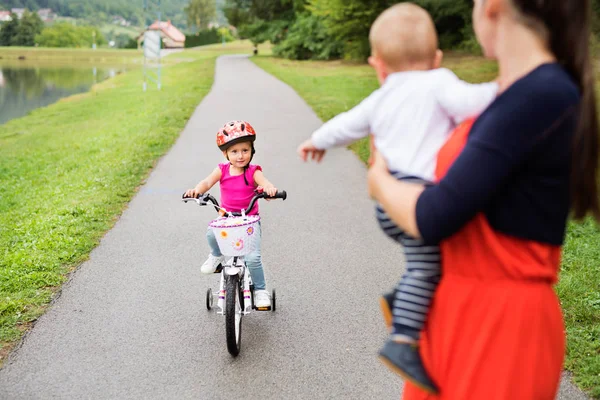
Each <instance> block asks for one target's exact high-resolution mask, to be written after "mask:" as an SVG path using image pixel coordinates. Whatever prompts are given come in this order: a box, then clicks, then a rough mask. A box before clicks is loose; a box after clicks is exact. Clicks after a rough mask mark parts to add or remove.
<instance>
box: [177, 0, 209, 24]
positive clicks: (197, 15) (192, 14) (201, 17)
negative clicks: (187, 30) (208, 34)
mask: <svg viewBox="0 0 600 400" xmlns="http://www.w3.org/2000/svg"><path fill="white" fill-rule="evenodd" d="M184 11H185V13H186V14H187V18H188V25H189V26H195V27H196V29H206V28H208V24H209V22H210V21H211V20H213V19H214V18H215V17H216V16H217V8H216V5H215V2H214V0H190V3H189V4H188V6H187V7H186V8H185V10H184Z"/></svg>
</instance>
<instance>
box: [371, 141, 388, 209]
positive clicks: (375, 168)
mask: <svg viewBox="0 0 600 400" xmlns="http://www.w3.org/2000/svg"><path fill="white" fill-rule="evenodd" d="M369 164H370V166H369V171H368V173H367V184H368V190H369V196H371V198H372V199H374V200H379V199H378V197H377V195H378V192H379V180H380V178H381V177H382V176H384V174H388V175H389V173H388V171H387V170H388V168H387V165H386V163H385V159H384V158H383V156H382V155H381V153H380V152H378V151H377V149H376V148H375V146H371V157H370V158H369Z"/></svg>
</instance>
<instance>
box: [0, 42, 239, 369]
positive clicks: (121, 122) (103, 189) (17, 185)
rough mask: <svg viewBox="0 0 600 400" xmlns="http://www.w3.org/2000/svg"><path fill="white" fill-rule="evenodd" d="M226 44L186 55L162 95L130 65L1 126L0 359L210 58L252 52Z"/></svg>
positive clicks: (134, 175)
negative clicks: (84, 90) (129, 69)
mask: <svg viewBox="0 0 600 400" xmlns="http://www.w3.org/2000/svg"><path fill="white" fill-rule="evenodd" d="M232 47H233V48H229V47H226V48H225V49H223V48H221V47H217V46H213V47H208V48H207V49H203V50H195V51H189V52H185V53H183V54H185V57H186V59H187V60H188V61H189V62H180V63H178V64H176V65H173V66H169V67H166V68H165V69H164V70H163V74H162V76H163V88H162V90H161V91H160V93H158V92H157V91H156V89H155V88H152V86H150V89H149V91H148V92H146V93H144V92H143V91H142V71H141V70H135V71H133V72H130V73H127V74H123V75H119V76H117V77H115V78H113V79H111V80H108V81H105V82H103V83H101V84H99V85H96V86H95V87H93V89H92V90H91V91H90V92H89V93H86V94H82V95H77V96H73V97H69V98H66V99H63V100H61V101H59V102H58V103H55V104H53V105H51V106H49V107H46V108H42V109H38V110H35V111H33V112H32V113H31V114H30V115H28V116H26V117H23V118H20V119H16V120H13V121H10V122H8V123H7V124H5V125H2V126H0V160H2V162H1V163H0V345H1V348H0V362H1V360H2V359H3V358H4V356H6V354H7V353H8V351H9V350H10V348H11V347H12V346H13V345H14V344H15V342H16V341H17V340H18V339H19V338H20V337H21V335H22V333H23V332H24V331H25V330H27V329H28V327H29V326H30V324H31V323H32V322H33V321H35V319H36V318H37V317H38V316H40V315H41V314H42V313H43V312H44V310H45V308H46V307H47V305H48V303H49V301H50V300H51V299H52V297H53V295H54V294H55V293H56V291H57V289H58V288H59V287H60V285H61V284H62V283H63V282H64V281H65V279H66V278H67V276H68V273H69V272H70V271H72V270H73V269H74V268H76V267H77V266H78V265H79V264H80V263H81V262H82V261H84V260H85V259H86V258H87V257H88V255H89V253H90V251H91V250H92V249H93V248H94V247H95V246H96V245H97V244H98V242H99V240H100V238H101V237H102V235H103V234H104V233H105V232H106V231H107V230H108V229H110V227H111V226H112V225H113V224H114V222H115V221H116V218H117V217H118V216H119V214H120V213H121V211H122V210H123V208H124V207H125V206H126V204H127V202H128V201H129V200H130V199H131V197H132V195H133V194H134V193H135V190H136V187H138V186H139V185H140V183H141V182H142V181H143V180H144V178H145V177H146V176H147V175H148V173H149V171H150V169H151V168H152V167H153V165H154V163H155V161H156V160H157V159H158V158H159V157H160V156H161V155H163V154H164V153H165V152H166V150H168V149H169V148H170V146H171V145H172V144H173V142H174V141H175V139H176V138H177V136H178V134H179V132H180V131H181V130H182V129H183V127H184V126H185V124H186V122H187V120H188V118H189V116H190V115H191V114H192V112H193V111H194V109H195V107H196V106H197V105H198V103H199V102H200V101H201V99H202V98H203V97H204V96H205V95H206V94H207V93H208V92H209V90H210V88H211V85H212V83H213V75H214V61H215V59H216V57H217V56H218V55H220V54H223V53H225V52H240V51H245V52H246V53H248V54H249V53H250V52H251V48H250V46H245V45H241V46H240V45H239V44H238V45H237V46H232ZM42 52H43V51H42ZM2 54H4V53H2Z"/></svg>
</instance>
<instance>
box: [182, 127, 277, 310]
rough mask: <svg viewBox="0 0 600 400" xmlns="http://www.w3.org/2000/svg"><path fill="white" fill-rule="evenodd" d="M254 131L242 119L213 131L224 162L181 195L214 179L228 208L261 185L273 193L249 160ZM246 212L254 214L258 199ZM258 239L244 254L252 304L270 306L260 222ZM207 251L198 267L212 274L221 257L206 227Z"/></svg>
mask: <svg viewBox="0 0 600 400" xmlns="http://www.w3.org/2000/svg"><path fill="white" fill-rule="evenodd" d="M255 139H256V132H255V131H254V128H252V125H250V124H249V123H248V122H246V121H230V122H228V123H226V124H225V125H223V127H222V128H221V129H220V130H219V131H218V132H217V146H218V147H219V149H220V150H221V151H222V152H223V155H224V156H225V158H226V159H227V161H228V162H226V163H221V164H219V165H218V166H217V167H216V168H215V169H214V170H213V171H212V172H211V173H210V175H208V176H207V177H206V178H204V179H203V180H201V181H200V182H199V183H198V184H197V185H196V187H195V188H193V189H189V190H188V191H186V192H185V195H184V196H185V197H197V196H198V195H200V194H204V193H206V192H207V191H208V190H210V188H212V187H213V186H214V185H215V183H217V182H219V186H220V189H221V206H222V207H223V208H224V209H225V210H227V211H229V212H240V211H241V210H244V209H245V208H246V207H247V206H248V204H249V203H250V200H251V199H252V197H253V196H254V194H255V190H257V189H258V190H260V189H262V190H263V191H264V192H265V193H267V194H268V195H269V196H275V194H276V193H277V189H276V188H275V186H273V184H272V183H271V182H269V180H268V179H267V178H266V177H265V175H264V174H263V172H262V168H261V167H260V166H259V165H254V164H250V161H252V157H253V156H254V153H255V150H254V140H255ZM248 215H258V203H256V204H255V206H254V207H253V208H252V210H251V211H250V212H249V213H248ZM257 230H258V232H256V233H257V234H258V238H259V239H258V243H257V244H256V250H254V251H253V252H252V253H250V254H248V255H247V256H245V260H246V265H247V266H248V269H249V270H250V275H251V277H252V282H253V283H254V290H255V292H254V301H255V305H256V307H260V308H263V307H268V308H270V307H271V296H270V295H269V292H268V291H267V290H266V283H265V274H264V271H263V265H262V261H261V256H260V237H261V231H260V223H259V225H258V229H257ZM206 238H207V240H208V246H209V247H210V254H209V255H208V258H207V260H206V261H205V262H204V264H202V267H201V268H200V271H201V272H202V273H205V274H212V273H214V272H215V271H216V270H217V267H218V266H219V265H220V264H221V263H222V262H223V261H224V257H223V255H222V254H221V251H220V250H219V245H218V243H217V239H216V238H215V234H214V233H213V231H212V229H211V228H210V227H209V228H208V229H207V232H206Z"/></svg>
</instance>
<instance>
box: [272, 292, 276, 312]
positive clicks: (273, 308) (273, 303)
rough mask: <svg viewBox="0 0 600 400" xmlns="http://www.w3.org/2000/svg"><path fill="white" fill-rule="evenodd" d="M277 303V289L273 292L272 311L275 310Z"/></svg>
mask: <svg viewBox="0 0 600 400" xmlns="http://www.w3.org/2000/svg"><path fill="white" fill-rule="evenodd" d="M276 304H277V296H276V294H275V289H273V291H272V292H271V311H275V306H276Z"/></svg>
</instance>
